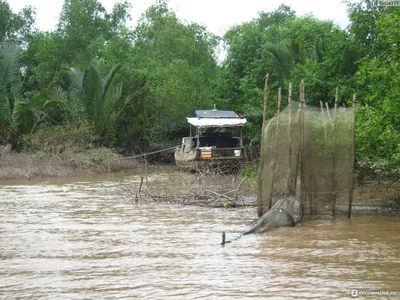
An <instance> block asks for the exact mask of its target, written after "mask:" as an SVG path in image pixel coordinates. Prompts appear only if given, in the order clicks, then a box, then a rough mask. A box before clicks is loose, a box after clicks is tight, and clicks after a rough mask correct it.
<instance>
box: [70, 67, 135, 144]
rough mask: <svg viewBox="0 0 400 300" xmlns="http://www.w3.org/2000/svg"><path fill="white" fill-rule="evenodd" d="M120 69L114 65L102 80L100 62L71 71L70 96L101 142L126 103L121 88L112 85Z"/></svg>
mask: <svg viewBox="0 0 400 300" xmlns="http://www.w3.org/2000/svg"><path fill="white" fill-rule="evenodd" d="M120 68H121V66H120V65H115V66H113V67H112V68H111V70H110V71H108V73H107V74H106V75H104V76H103V75H102V74H101V70H100V61H93V62H91V63H90V64H89V66H88V67H87V68H86V69H85V70H79V69H76V68H71V89H72V95H73V96H74V97H76V98H77V99H79V100H80V101H81V102H82V103H83V105H84V106H85V109H86V113H87V115H88V118H89V121H91V122H92V124H93V126H94V129H95V132H96V134H98V135H99V136H101V137H102V138H104V137H106V136H107V135H108V134H109V132H110V131H112V130H114V129H115V128H114V125H115V122H116V121H117V120H118V118H119V115H120V114H121V112H122V110H123V109H124V107H125V106H126V105H127V104H128V102H129V101H130V98H129V97H123V95H122V84H118V83H116V81H115V76H116V74H117V72H118V70H119V69H120Z"/></svg>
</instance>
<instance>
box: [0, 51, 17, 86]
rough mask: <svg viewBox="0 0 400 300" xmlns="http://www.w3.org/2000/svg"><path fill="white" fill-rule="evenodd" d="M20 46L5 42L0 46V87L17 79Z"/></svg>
mask: <svg viewBox="0 0 400 300" xmlns="http://www.w3.org/2000/svg"><path fill="white" fill-rule="evenodd" d="M20 60H21V48H20V47H19V46H17V45H15V44H12V43H7V44H4V45H2V46H0V87H4V86H6V85H8V84H11V83H14V82H18V81H19V75H20V74H19V68H20Z"/></svg>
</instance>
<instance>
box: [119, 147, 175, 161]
mask: <svg viewBox="0 0 400 300" xmlns="http://www.w3.org/2000/svg"><path fill="white" fill-rule="evenodd" d="M177 147H179V146H174V147H170V148H166V149H162V150H157V151H153V152H149V153H145V154H140V155H135V156H130V157H123V158H117V159H115V160H126V159H133V158H137V157H142V156H146V155H152V154H156V153H160V152H164V151H168V150H172V149H176V148H177Z"/></svg>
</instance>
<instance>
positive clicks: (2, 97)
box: [0, 43, 21, 139]
mask: <svg viewBox="0 0 400 300" xmlns="http://www.w3.org/2000/svg"><path fill="white" fill-rule="evenodd" d="M20 59H21V48H20V47H19V46H17V45H16V44H12V43H6V44H3V45H1V46H0V124H1V126H2V131H4V133H5V132H7V135H8V139H11V138H13V137H14V135H16V134H17V132H16V130H17V127H18V123H17V119H18V118H17V109H16V108H17V107H18V103H19V98H20V90H21V78H20Z"/></svg>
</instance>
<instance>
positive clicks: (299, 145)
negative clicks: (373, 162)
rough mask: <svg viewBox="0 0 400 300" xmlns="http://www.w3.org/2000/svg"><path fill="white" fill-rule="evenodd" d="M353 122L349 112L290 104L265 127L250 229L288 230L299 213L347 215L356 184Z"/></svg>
mask: <svg viewBox="0 0 400 300" xmlns="http://www.w3.org/2000/svg"><path fill="white" fill-rule="evenodd" d="M353 118H354V111H353V109H352V108H344V107H340V108H339V107H335V108H330V109H328V108H325V107H323V106H322V105H321V107H320V108H317V107H311V106H308V105H307V106H306V105H301V104H299V103H297V102H292V103H291V104H289V105H288V107H286V108H285V109H284V110H282V111H280V112H279V113H278V114H277V115H276V116H275V117H274V118H272V119H271V120H269V122H268V123H266V124H264V125H263V129H262V134H263V137H262V138H263V142H262V145H261V161H260V171H259V181H258V195H257V202H258V216H259V219H258V220H257V221H256V223H254V224H253V226H252V229H254V228H256V229H255V231H256V232H260V231H261V232H262V231H264V230H265V228H270V227H277V226H278V227H279V226H290V225H293V222H294V224H296V223H297V222H299V221H300V220H301V218H302V216H303V214H309V215H321V214H324V215H325V214H332V215H335V214H338V213H347V212H348V210H349V202H350V203H351V200H350V199H351V193H352V188H353V180H354V177H353V176H354V175H353V173H354V170H353V166H354V125H353V124H354V122H353V120H354V119H353ZM252 229H250V231H251V230H252Z"/></svg>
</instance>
